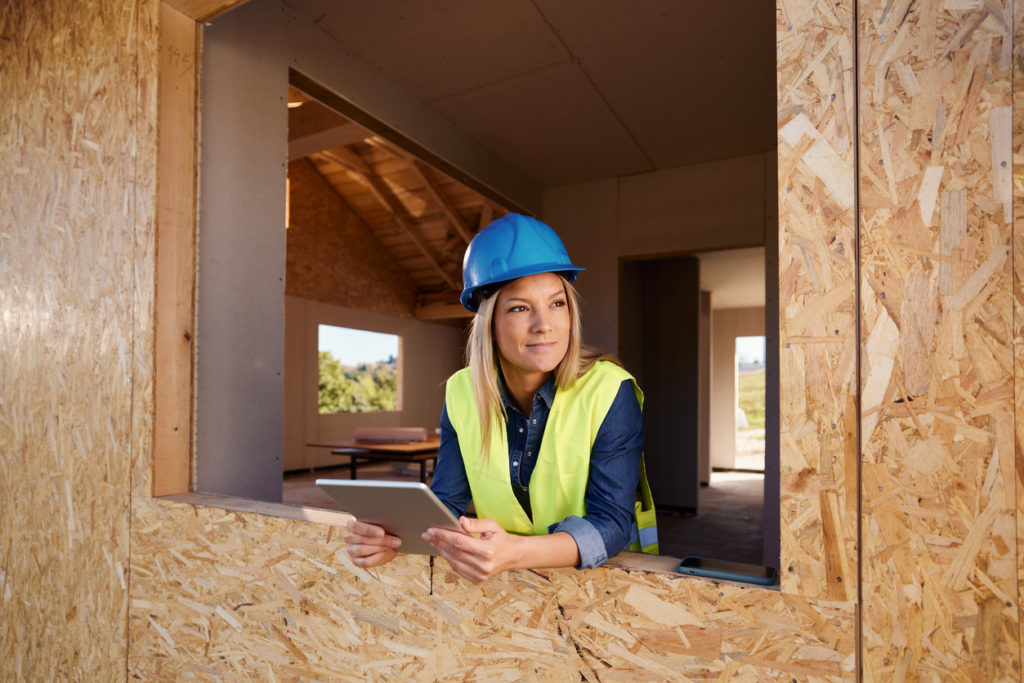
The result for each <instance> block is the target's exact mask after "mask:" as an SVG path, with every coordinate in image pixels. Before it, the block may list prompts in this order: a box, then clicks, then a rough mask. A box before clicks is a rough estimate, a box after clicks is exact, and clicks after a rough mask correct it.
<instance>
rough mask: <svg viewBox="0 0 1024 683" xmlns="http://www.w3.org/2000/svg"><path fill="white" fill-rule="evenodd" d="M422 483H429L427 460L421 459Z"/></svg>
mask: <svg viewBox="0 0 1024 683" xmlns="http://www.w3.org/2000/svg"><path fill="white" fill-rule="evenodd" d="M420 483H422V484H426V483H427V461H426V460H420Z"/></svg>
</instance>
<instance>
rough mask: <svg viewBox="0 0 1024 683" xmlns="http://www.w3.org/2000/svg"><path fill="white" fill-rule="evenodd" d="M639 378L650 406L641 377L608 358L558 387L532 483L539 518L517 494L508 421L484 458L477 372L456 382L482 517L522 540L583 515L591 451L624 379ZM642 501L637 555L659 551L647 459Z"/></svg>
mask: <svg viewBox="0 0 1024 683" xmlns="http://www.w3.org/2000/svg"><path fill="white" fill-rule="evenodd" d="M626 379H628V380H631V381H632V382H633V389H634V391H635V392H636V397H637V401H639V402H640V405H641V407H643V392H642V391H640V388H639V387H638V386H637V385H636V381H635V380H633V377H632V376H631V375H630V374H629V373H628V372H626V371H625V370H623V369H622V368H621V367H619V366H618V365H616V364H614V363H610V362H608V361H598V362H597V363H595V364H594V366H593V367H592V368H591V369H590V370H589V371H588V372H587V373H586V374H585V375H583V376H582V377H580V378H578V379H577V380H576V381H575V382H574V383H573V385H572V386H571V387H569V388H568V389H561V388H560V389H558V390H557V391H556V392H555V399H554V401H553V402H552V405H551V412H550V413H549V415H548V420H547V425H546V427H545V429H544V438H543V439H541V445H540V451H539V453H538V454H537V465H536V466H535V467H534V470H533V474H532V476H531V478H530V506H531V509H532V512H533V519H532V520H531V519H530V518H529V517H528V516H527V514H526V512H525V511H524V510H523V508H522V506H521V505H520V504H519V501H518V500H517V499H516V496H515V493H513V491H512V476H511V473H510V472H509V462H508V435H507V434H506V432H505V423H504V422H503V421H501V420H500V419H498V420H496V424H495V425H494V428H492V429H491V435H490V445H489V447H488V453H489V457H487V458H484V457H482V455H481V448H480V446H481V441H482V435H481V431H480V418H479V416H478V414H477V410H476V404H475V402H474V400H473V387H472V380H471V378H470V373H469V368H463V369H462V370H460V371H458V372H457V373H455V374H454V375H452V376H451V377H450V378H449V379H448V383H447V386H446V391H445V406H446V409H447V412H448V419H449V420H450V421H451V423H452V426H453V427H454V428H455V432H456V433H457V434H458V436H459V449H460V450H461V451H462V460H463V462H464V463H465V467H466V477H467V479H468V480H469V487H470V491H471V492H472V495H473V503H474V505H475V507H476V512H477V515H478V516H479V517H481V518H491V519H494V520H495V521H496V522H498V524H499V525H500V526H501V527H502V528H503V529H505V530H506V531H508V532H511V533H514V534H520V535H540V534H546V533H548V527H550V526H551V525H552V524H557V523H559V522H561V521H562V520H563V519H565V518H566V517H568V516H569V515H576V516H577V517H582V516H584V515H585V514H586V506H585V504H584V499H585V494H586V490H587V481H588V479H589V473H590V451H591V450H592V448H593V445H594V440H595V439H596V438H597V432H598V430H599V429H600V428H601V423H602V422H604V418H605V416H606V415H607V414H608V409H609V408H611V405H612V402H613V401H614V400H615V396H616V395H617V394H618V391H619V387H620V386H621V384H622V382H623V380H626ZM640 494H641V496H640V498H641V499H640V500H638V501H637V502H636V510H635V514H636V519H637V520H639V521H638V525H637V529H635V534H634V536H635V538H634V543H633V544H632V545H631V546H630V550H634V551H639V550H643V552H649V553H657V552H658V540H657V522H656V519H655V512H654V501H653V498H652V497H651V490H650V486H649V484H648V483H647V474H646V471H645V468H644V463H643V458H642V457H641V460H640Z"/></svg>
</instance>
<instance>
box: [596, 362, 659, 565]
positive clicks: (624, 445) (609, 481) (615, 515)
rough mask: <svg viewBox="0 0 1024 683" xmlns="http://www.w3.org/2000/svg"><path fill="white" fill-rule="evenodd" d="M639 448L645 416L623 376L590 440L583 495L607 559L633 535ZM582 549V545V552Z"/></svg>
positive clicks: (642, 449)
mask: <svg viewBox="0 0 1024 683" xmlns="http://www.w3.org/2000/svg"><path fill="white" fill-rule="evenodd" d="M643 451H644V427H643V414H642V413H641V412H640V404H639V402H638V401H637V398H636V392H635V391H634V390H633V383H632V381H630V380H625V381H623V382H622V384H621V385H620V387H619V393H618V394H617V395H616V396H615V400H614V401H613V402H612V406H611V408H609V410H608V414H607V415H606V416H605V418H604V421H603V422H602V423H601V427H600V429H599V430H598V433H597V438H596V439H595V440H594V447H593V449H592V450H591V453H590V476H589V480H588V482H587V492H586V496H585V502H586V508H587V513H586V515H584V517H583V519H584V521H587V522H589V523H590V524H591V525H592V526H593V527H594V529H596V531H597V533H598V534H599V535H600V537H601V539H602V541H603V545H604V550H605V555H604V559H605V560H606V559H607V558H609V557H612V556H614V555H616V554H618V552H619V551H621V550H622V549H623V548H625V547H626V546H628V545H629V542H630V539H631V538H632V535H633V530H634V527H635V526H636V520H635V512H636V511H635V506H634V503H635V501H636V489H637V485H638V484H639V481H640V458H641V457H642V456H643ZM582 552H583V551H582V548H581V550H580V553H581V556H582Z"/></svg>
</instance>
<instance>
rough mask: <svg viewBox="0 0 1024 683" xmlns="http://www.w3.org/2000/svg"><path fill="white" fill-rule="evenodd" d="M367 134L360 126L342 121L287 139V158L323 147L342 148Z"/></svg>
mask: <svg viewBox="0 0 1024 683" xmlns="http://www.w3.org/2000/svg"><path fill="white" fill-rule="evenodd" d="M368 135H370V133H369V132H367V130H366V129H365V128H363V127H362V126H357V125H356V124H354V123H343V124H341V125H340V126H334V127H333V128H328V129H327V130H321V131H319V132H316V133H310V134H309V135H304V136H302V137H301V138H295V139H294V140H289V141H288V159H290V160H291V159H301V158H302V157H305V156H309V155H310V154H315V153H316V152H321V151H323V150H325V149H334V148H344V147H347V146H348V145H351V144H352V143H354V142H359V141H361V140H363V139H365V138H366V137H367V136H368Z"/></svg>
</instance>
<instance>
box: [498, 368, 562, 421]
mask: <svg viewBox="0 0 1024 683" xmlns="http://www.w3.org/2000/svg"><path fill="white" fill-rule="evenodd" d="M557 389H558V386H557V385H556V384H555V373H553V372H552V373H551V376H550V377H548V381H546V382H544V384H543V385H542V386H541V388H540V389H539V390H538V391H537V396H540V397H541V399H542V400H543V401H544V404H545V405H546V406H547V408H548V410H551V404H552V403H554V401H555V392H556V391H557ZM498 391H499V392H500V393H501V402H502V403H504V404H505V410H508V409H509V408H512V409H514V410H519V406H517V405H516V404H515V401H513V400H512V399H511V398H509V395H508V387H507V386H506V384H505V373H503V372H502V371H501V364H500V363H499V364H498ZM520 412H521V411H520Z"/></svg>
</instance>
